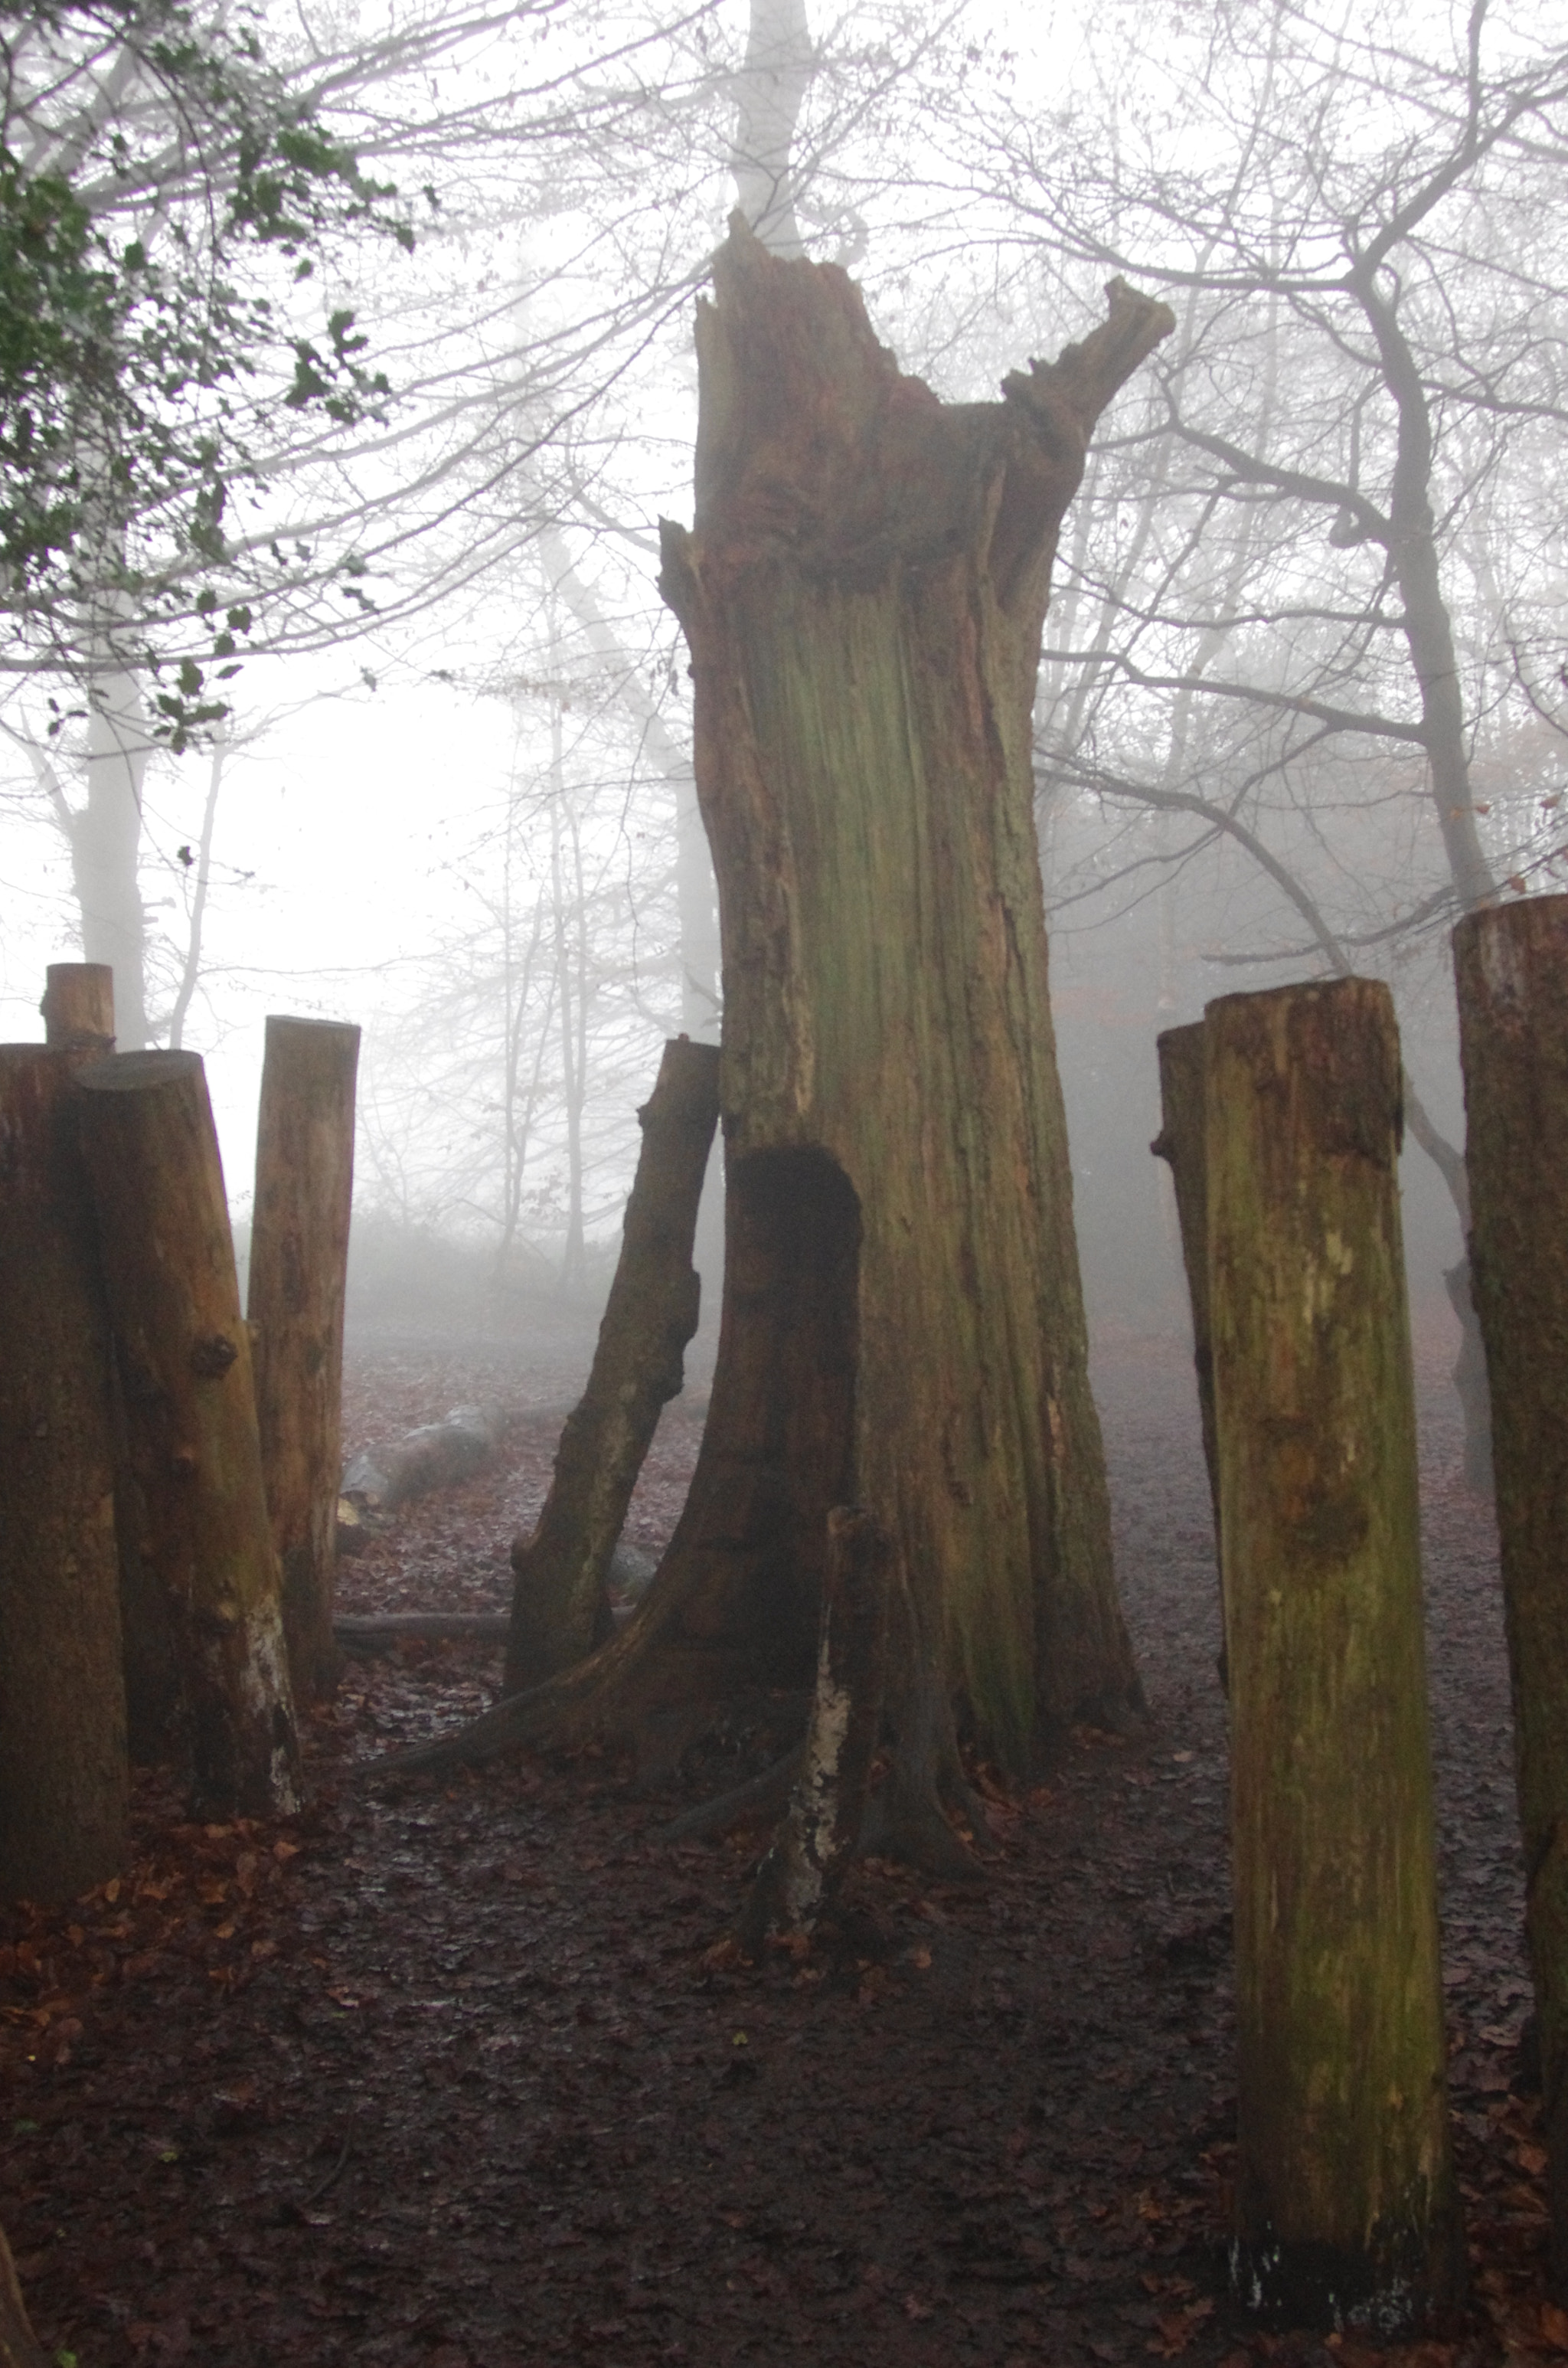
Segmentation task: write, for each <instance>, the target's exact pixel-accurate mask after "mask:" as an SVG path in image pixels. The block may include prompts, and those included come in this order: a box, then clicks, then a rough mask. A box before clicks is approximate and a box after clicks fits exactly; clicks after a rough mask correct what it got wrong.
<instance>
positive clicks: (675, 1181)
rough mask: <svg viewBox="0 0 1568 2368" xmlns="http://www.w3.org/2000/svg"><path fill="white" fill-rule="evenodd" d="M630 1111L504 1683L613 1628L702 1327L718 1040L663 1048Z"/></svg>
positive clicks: (581, 1653) (521, 1558)
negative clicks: (658, 1436)
mask: <svg viewBox="0 0 1568 2368" xmlns="http://www.w3.org/2000/svg"><path fill="white" fill-rule="evenodd" d="M637 1119H638V1123H639V1125H640V1126H641V1128H642V1153H641V1156H639V1159H638V1162H637V1174H636V1177H635V1178H634V1179H633V1182H632V1187H631V1199H630V1200H629V1201H627V1204H626V1224H625V1231H624V1235H623V1237H622V1241H621V1250H620V1258H619V1263H618V1265H617V1267H616V1270H615V1281H614V1282H613V1283H612V1284H611V1286H610V1293H609V1300H608V1304H607V1306H606V1308H605V1313H604V1321H603V1323H602V1324H601V1325H600V1326H599V1338H598V1346H597V1349H596V1350H595V1353H594V1363H593V1371H592V1372H590V1374H589V1376H588V1386H587V1388H586V1389H585V1391H584V1393H583V1396H582V1399H581V1402H580V1403H579V1404H578V1405H577V1406H574V1409H573V1411H572V1413H571V1414H570V1415H569V1416H568V1417H567V1419H566V1427H565V1429H564V1430H563V1431H562V1435H561V1445H560V1447H559V1448H558V1450H557V1451H556V1457H555V1471H554V1474H553V1476H552V1478H551V1484H550V1494H549V1496H548V1497H546V1498H545V1502H544V1509H543V1511H542V1512H541V1513H540V1518H539V1520H538V1523H537V1524H536V1526H535V1529H534V1531H533V1535H532V1536H531V1537H529V1538H518V1539H517V1542H516V1543H515V1544H514V1545H513V1548H512V1568H513V1571H514V1572H515V1574H516V1583H515V1585H514V1588H513V1592H512V1629H511V1635H510V1638H509V1640H508V1643H507V1647H506V1691H508V1693H516V1692H520V1691H522V1689H523V1688H524V1687H526V1686H534V1685H540V1684H542V1683H543V1682H544V1680H545V1679H547V1678H552V1677H554V1676H555V1675H556V1673H557V1671H559V1670H561V1669H566V1668H571V1667H572V1666H573V1664H574V1662H577V1661H581V1660H583V1659H585V1657H586V1656H587V1655H588V1654H589V1653H590V1652H592V1650H593V1648H594V1646H595V1645H602V1644H603V1643H604V1642H605V1640H606V1638H607V1637H608V1634H610V1629H611V1618H610V1608H609V1598H608V1594H607V1592H606V1589H605V1577H606V1574H607V1572H608V1569H609V1565H610V1557H611V1555H612V1554H614V1552H615V1548H616V1542H617V1540H618V1539H619V1536H620V1532H621V1529H622V1527H623V1525H624V1523H625V1520H626V1508H627V1507H628V1505H629V1504H630V1503H631V1491H632V1489H633V1488H634V1487H635V1486H636V1485H637V1475H638V1474H639V1472H641V1470H642V1463H643V1459H644V1458H645V1456H646V1455H647V1452H648V1449H649V1446H650V1444H651V1443H652V1440H653V1433H654V1431H655V1429H657V1428H658V1421H659V1416H660V1414H661V1413H662V1412H663V1410H664V1407H665V1405H666V1403H667V1402H668V1400H669V1399H671V1398H673V1397H675V1396H676V1395H677V1394H678V1392H679V1390H680V1388H681V1385H682V1383H683V1381H684V1379H685V1366H684V1358H685V1352H686V1347H687V1342H688V1341H689V1340H690V1338H691V1336H692V1334H693V1333H694V1332H695V1331H696V1329H697V1322H698V1313H699V1304H700V1302H699V1292H700V1285H699V1281H698V1279H697V1276H696V1274H695V1273H694V1272H693V1270H692V1264H691V1251H692V1244H693V1241H694V1240H695V1238H696V1233H697V1212H698V1205H699V1201H700V1200H701V1198H702V1179H703V1177H704V1175H705V1174H706V1172H707V1167H708V1155H709V1152H710V1148H711V1146H712V1142H713V1134H714V1130H715V1128H716V1127H717V1125H718V1123H719V1051H718V1047H717V1046H716V1045H713V1044H694V1043H692V1042H689V1041H688V1039H687V1038H686V1037H685V1036H681V1037H677V1038H676V1041H675V1042H673V1043H669V1044H666V1045H665V1052H664V1058H663V1060H662V1061H661V1062H660V1064H659V1075H658V1078H657V1080H656V1082H655V1084H654V1087H653V1093H652V1095H651V1096H650V1097H649V1099H648V1100H647V1101H646V1102H645V1103H644V1104H643V1106H642V1109H641V1110H639V1111H638V1113H637Z"/></svg>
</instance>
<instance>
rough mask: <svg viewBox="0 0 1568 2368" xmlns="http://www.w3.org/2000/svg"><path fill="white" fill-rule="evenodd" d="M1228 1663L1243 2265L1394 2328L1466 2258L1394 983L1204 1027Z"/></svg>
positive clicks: (1225, 1016)
mask: <svg viewBox="0 0 1568 2368" xmlns="http://www.w3.org/2000/svg"><path fill="white" fill-rule="evenodd" d="M1204 1039H1205V1044H1204V1050H1205V1078H1204V1099H1205V1103H1206V1109H1207V1124H1206V1136H1205V1149H1206V1160H1207V1171H1208V1187H1207V1196H1208V1198H1207V1206H1208V1231H1209V1281H1210V1315H1211V1322H1212V1326H1213V1348H1214V1404H1215V1417H1216V1433H1217V1440H1218V1447H1219V1472H1220V1521H1221V1539H1222V1546H1223V1565H1224V1572H1225V1635H1226V1646H1227V1653H1228V1658H1229V1670H1230V1700H1231V1767H1232V1818H1233V1836H1234V1853H1233V1881H1234V1889H1235V1934H1236V2020H1237V2058H1238V2062H1237V2085H1238V2096H1239V2112H1238V2136H1239V2140H1240V2160H1239V2164H1238V2170H1237V2185H1236V2236H1235V2242H1234V2247H1233V2274H1234V2278H1235V2283H1236V2287H1237V2291H1238V2293H1239V2294H1241V2296H1242V2298H1243V2300H1244V2302H1245V2303H1246V2304H1247V2305H1249V2306H1250V2307H1252V2308H1255V2309H1260V2310H1263V2311H1265V2312H1267V2313H1268V2314H1270V2315H1271V2316H1277V2317H1283V2318H1284V2319H1285V2320H1286V2321H1287V2322H1288V2323H1289V2324H1290V2325H1294V2326H1301V2325H1312V2324H1316V2325H1319V2326H1335V2327H1337V2326H1339V2325H1341V2324H1343V2323H1344V2322H1345V2321H1346V2320H1350V2321H1354V2322H1358V2323H1361V2324H1364V2325H1369V2326H1371V2327H1372V2328H1378V2329H1380V2330H1383V2331H1389V2330H1392V2328H1394V2327H1396V2326H1399V2325H1403V2323H1405V2322H1406V2321H1407V2320H1408V2319H1409V2318H1411V2317H1413V2316H1415V2315H1417V2314H1419V2313H1420V2312H1421V2311H1423V2310H1424V2309H1426V2307H1428V2306H1429V2305H1433V2304H1439V2303H1442V2302H1445V2301H1449V2300H1451V2299H1452V2298H1453V2297H1454V2296H1455V2294H1456V2293H1457V2291H1458V2289H1459V2286H1460V2283H1461V2279H1462V2262H1463V2249H1462V2242H1461V2232H1460V2225H1459V2214H1458V2204H1457V2201H1456V2193H1455V2188H1454V2182H1453V2172H1452V2166H1451V2162H1450V2159H1449V2121H1448V2099H1447V2093H1446V2063H1447V2049H1446V2044H1445V2039H1444V2029H1443V1999H1442V1985H1441V1978H1440V1969H1439V1962H1438V1943H1437V1884H1436V1868H1435V1859H1434V1842H1433V1808H1432V1772H1431V1758H1430V1748H1429V1742H1428V1735H1427V1713H1426V1666H1425V1644H1424V1637H1423V1632H1422V1611H1421V1568H1420V1554H1419V1523H1418V1508H1417V1501H1416V1468H1415V1403H1414V1387H1413V1383H1412V1376H1411V1363H1410V1339H1409V1323H1408V1316H1407V1312H1406V1307H1405V1297H1404V1258H1403V1242H1402V1239H1401V1233H1400V1220H1399V1191H1398V1149H1399V1136H1400V1066H1399V1041H1398V1032H1397V1030H1396V1029H1395V1026H1394V1018H1393V1006H1392V1000H1391V998H1390V996H1389V992H1388V989H1387V987H1386V986H1383V985H1381V984H1379V983H1375V982H1371V981H1368V980H1364V979H1342V980H1338V981H1336V982H1335V983H1334V984H1332V985H1313V986H1299V987H1285V988H1281V989H1278V991H1276V992H1273V993H1268V994H1261V995H1238V996H1225V997H1224V998H1223V999H1222V1000H1221V1001H1220V1002H1217V1003H1211V1004H1210V1006H1209V1008H1208V1013H1207V1017H1206V1019H1205V1023H1204Z"/></svg>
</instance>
